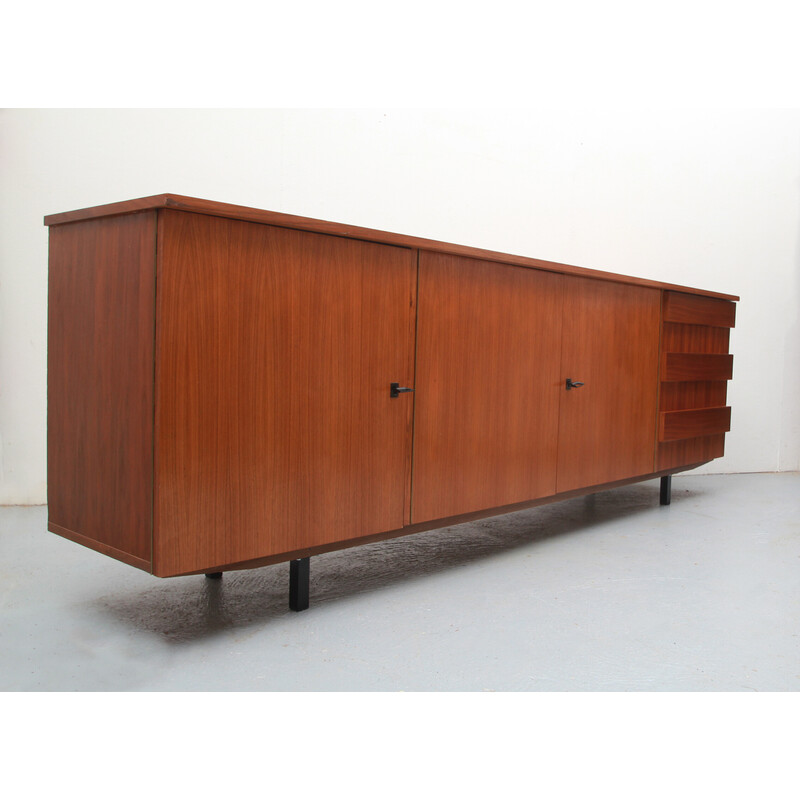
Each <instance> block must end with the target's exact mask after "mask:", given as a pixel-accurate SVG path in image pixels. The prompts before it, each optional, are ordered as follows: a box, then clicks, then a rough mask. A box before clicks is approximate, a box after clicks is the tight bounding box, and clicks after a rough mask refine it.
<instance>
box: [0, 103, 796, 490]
mask: <svg viewBox="0 0 800 800" xmlns="http://www.w3.org/2000/svg"><path fill="white" fill-rule="evenodd" d="M0 136H1V137H2V139H1V140H0V147H1V148H2V150H0V158H2V186H1V187H0V192H1V195H0V270H2V271H1V272H0V292H1V294H0V348H1V349H0V503H6V504H14V503H20V504H25V503H44V502H45V500H46V485H45V463H46V462H45V457H46V453H45V410H46V327H47V316H46V314H47V229H46V228H44V227H43V225H42V217H43V216H44V215H45V214H51V213H56V212H60V211H68V210H72V209H75V208H82V207H85V206H92V205H98V204H101V203H108V202H114V201H117V200H127V199H131V198H134V197H142V196H145V195H151V194H158V193H161V192H173V193H176V194H186V195H192V196H196V197H202V198H207V199H210V200H219V201H224V202H229V203H237V204H241V205H249V206H255V207H259V208H266V209H271V210H273V211H282V212H286V213H290V214H299V215H303V216H309V217H317V218H320V219H327V220H333V221H337V222H344V223H351V224H354V225H363V226H366V227H371V228H378V229H382V230H388V231H396V232H399V233H405V234H410V235H415V236H423V237H429V238H432V239H439V240H444V241H451V242H456V243H459V244H467V245H473V246H476V247H483V248H488V249H491V250H498V251H502V252H508V253H517V254H521V255H527V256H532V257H536V258H544V259H549V260H553V261H561V262H566V263H570V264H576V265H579V266H585V267H593V268H598V269H606V270H609V271H612V272H621V273H626V274H630V275H635V276H640V277H645V278H654V279H657V280H663V281H669V282H672V283H681V284H687V285H690V286H697V287H700V288H707V289H712V290H716V291H721V292H728V293H731V294H737V295H740V296H741V302H740V304H739V308H738V312H737V327H736V329H735V330H734V331H733V333H732V336H731V347H732V352H733V353H734V354H735V358H734V380H733V382H732V383H731V385H730V388H729V402H730V404H731V405H732V406H733V419H732V431H731V433H730V434H729V436H728V440H727V446H726V449H727V454H726V456H725V457H724V458H723V459H720V460H717V461H714V462H712V463H711V464H709V465H708V466H707V467H706V468H704V469H705V470H707V471H710V472H759V471H775V470H797V469H800V224H799V223H800V111H798V110H788V111H781V110H752V111H748V110H730V111H725V110H709V111H702V110H685V111H676V110H674V109H672V110H651V111H641V110H637V111H620V110H613V111H607V112H601V111H596V110H591V111H588V110H587V111H573V112H567V111H558V110H552V109H551V110H547V111H542V112H536V111H531V110H526V111H519V112H514V111H507V112H498V111H495V110H493V111H479V110H471V111H431V110H424V111H414V110H385V111H384V110H362V111H346V110H319V111H297V110H239V111H233V110H231V111H229V110H221V111H215V110H196V111H184V110H177V111H172V110H151V111H148V110H144V111H142V110H132V111H124V110H123V111H116V110H96V111H91V110H89V111H86V110H41V111H40V110H6V111H3V112H2V113H0Z"/></svg>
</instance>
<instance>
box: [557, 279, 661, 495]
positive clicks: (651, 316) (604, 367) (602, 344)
mask: <svg viewBox="0 0 800 800" xmlns="http://www.w3.org/2000/svg"><path fill="white" fill-rule="evenodd" d="M660 306H661V295H660V292H658V291H655V290H653V289H644V288H640V287H635V286H623V285H622V284H614V283H606V282H604V281H592V280H587V279H583V278H569V279H565V282H564V324H563V345H562V346H563V350H562V358H561V365H562V367H561V375H560V387H559V388H560V391H561V405H560V416H559V438H558V484H557V485H558V491H559V492H564V491H568V490H570V489H576V488H578V487H580V486H591V485H594V484H600V483H606V482H608V481H614V480H619V479H622V478H626V477H629V476H632V475H639V474H641V475H645V474H648V473H650V472H652V471H653V464H654V461H655V425H656V410H657V409H656V404H657V394H658V351H659V324H660ZM567 378H571V379H572V380H573V381H582V382H583V383H584V386H582V387H581V388H579V389H572V390H569V391H567V390H566V389H565V381H566V379H567Z"/></svg>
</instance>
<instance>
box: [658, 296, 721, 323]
mask: <svg viewBox="0 0 800 800" xmlns="http://www.w3.org/2000/svg"><path fill="white" fill-rule="evenodd" d="M664 322H683V323H686V324H688V325H710V326H712V327H717V328H732V327H733V326H734V324H735V322H736V304H735V303H732V302H730V301H729V300H719V299H717V298H715V297H701V296H699V295H694V294H686V293H684V292H664Z"/></svg>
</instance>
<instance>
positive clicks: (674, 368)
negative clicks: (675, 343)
mask: <svg viewBox="0 0 800 800" xmlns="http://www.w3.org/2000/svg"><path fill="white" fill-rule="evenodd" d="M732 377H733V356H731V355H722V354H716V355H710V354H708V353H664V359H663V364H662V367H661V380H662V381H670V382H671V381H727V380H730V379H731V378H732Z"/></svg>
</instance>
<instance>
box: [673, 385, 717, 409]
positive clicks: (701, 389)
mask: <svg viewBox="0 0 800 800" xmlns="http://www.w3.org/2000/svg"><path fill="white" fill-rule="evenodd" d="M727 394H728V384H727V382H726V381H691V382H688V381H687V382H685V383H662V384H661V396H660V399H659V403H658V408H659V410H660V411H683V410H685V409H690V408H717V407H719V406H724V405H725V402H726V397H727Z"/></svg>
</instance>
